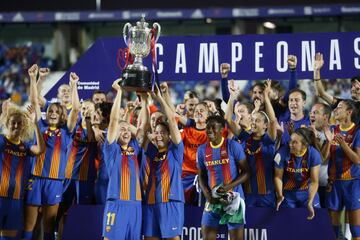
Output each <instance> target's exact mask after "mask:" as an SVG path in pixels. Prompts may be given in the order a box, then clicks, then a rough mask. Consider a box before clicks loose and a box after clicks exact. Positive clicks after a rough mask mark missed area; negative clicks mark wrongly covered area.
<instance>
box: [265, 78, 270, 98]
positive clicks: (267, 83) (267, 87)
mask: <svg viewBox="0 0 360 240" xmlns="http://www.w3.org/2000/svg"><path fill="white" fill-rule="evenodd" d="M264 85H265V88H264V96H269V94H270V92H271V80H270V79H268V80H266V82H265V84H264Z"/></svg>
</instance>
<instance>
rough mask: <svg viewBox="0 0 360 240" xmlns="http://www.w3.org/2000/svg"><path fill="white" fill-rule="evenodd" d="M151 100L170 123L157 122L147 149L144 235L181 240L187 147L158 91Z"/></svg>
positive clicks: (154, 238) (149, 238) (143, 182)
mask: <svg viewBox="0 0 360 240" xmlns="http://www.w3.org/2000/svg"><path fill="white" fill-rule="evenodd" d="M152 97H153V98H154V99H155V100H156V101H158V102H159V103H160V104H161V107H162V110H163V111H164V112H165V115H166V117H167V118H168V119H169V122H158V123H157V124H156V126H155V129H154V132H153V137H154V139H153V141H152V142H150V143H148V144H147V145H145V149H146V150H145V151H146V153H145V154H146V160H144V162H143V163H144V164H143V165H142V186H143V191H144V195H145V196H144V204H143V224H142V228H143V234H144V237H145V239H146V240H156V239H169V240H170V239H171V240H180V236H181V233H182V229H183V224H184V193H183V187H182V183H181V172H182V162H183V157H184V145H183V142H182V139H181V135H180V131H179V129H178V126H177V124H176V121H175V116H174V114H173V112H172V110H171V109H170V107H169V106H168V104H167V103H166V102H165V100H164V99H163V98H162V96H161V95H160V92H159V91H158V92H157V94H156V95H155V94H153V96H152Z"/></svg>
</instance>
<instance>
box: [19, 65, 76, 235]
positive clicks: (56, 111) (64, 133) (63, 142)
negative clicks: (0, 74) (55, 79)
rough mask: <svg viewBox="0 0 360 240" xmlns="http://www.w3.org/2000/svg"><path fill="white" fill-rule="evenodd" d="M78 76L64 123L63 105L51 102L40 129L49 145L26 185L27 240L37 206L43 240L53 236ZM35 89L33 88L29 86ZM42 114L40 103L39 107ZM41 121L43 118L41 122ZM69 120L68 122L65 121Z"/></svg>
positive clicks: (73, 121) (72, 81)
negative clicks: (41, 211) (68, 113)
mask: <svg viewBox="0 0 360 240" xmlns="http://www.w3.org/2000/svg"><path fill="white" fill-rule="evenodd" d="M36 72H37V70H36V68H33V67H31V68H30V69H29V75H30V79H31V80H30V83H31V84H32V85H33V84H35V83H36ZM78 80H79V77H78V76H77V75H76V74H75V73H71V74H70V84H71V85H73V88H72V90H73V92H72V100H73V104H72V105H73V106H72V110H71V112H70V115H69V117H68V119H67V122H65V119H63V116H64V114H63V111H64V110H63V108H62V107H61V105H60V104H59V103H52V104H50V106H49V107H48V109H47V112H46V120H47V125H44V126H41V127H40V130H41V133H42V135H43V138H44V140H45V144H46V150H45V152H44V153H43V154H41V155H40V156H38V157H36V159H34V161H33V163H32V170H31V174H32V176H31V178H30V180H29V184H28V187H27V196H26V207H25V227H24V239H31V238H32V231H33V229H34V226H35V223H36V219H37V215H38V209H39V207H40V206H41V207H42V210H43V220H44V221H43V222H44V240H48V239H49V240H52V239H54V237H55V236H54V228H55V220H56V215H57V211H58V207H59V202H60V201H61V196H62V192H63V185H62V180H63V179H64V177H65V166H66V162H67V159H66V152H67V147H68V145H69V144H70V142H71V135H72V132H73V130H74V128H75V125H76V121H77V117H78V113H79V110H80V104H79V103H77V102H76V100H75V99H78V97H77V96H76V95H77V86H76V84H77V82H78ZM33 88H36V86H35V87H31V88H30V89H33ZM36 108H37V112H38V114H39V112H40V109H39V106H36ZM39 122H40V123H41V121H39ZM64 123H67V124H64Z"/></svg>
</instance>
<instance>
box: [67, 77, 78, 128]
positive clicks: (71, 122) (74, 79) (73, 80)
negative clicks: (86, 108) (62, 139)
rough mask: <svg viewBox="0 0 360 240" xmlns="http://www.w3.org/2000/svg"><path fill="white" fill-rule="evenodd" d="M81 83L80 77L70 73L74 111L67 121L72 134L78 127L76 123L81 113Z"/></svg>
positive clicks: (72, 110)
mask: <svg viewBox="0 0 360 240" xmlns="http://www.w3.org/2000/svg"><path fill="white" fill-rule="evenodd" d="M78 81H79V77H78V76H77V75H76V73H73V72H72V73H70V87H71V104H72V109H71V111H70V114H69V116H68V119H67V128H68V130H69V131H70V132H72V131H73V130H74V128H75V126H76V121H77V119H78V116H79V112H80V101H79V94H78V90H77V82H78Z"/></svg>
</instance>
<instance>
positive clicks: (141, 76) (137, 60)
mask: <svg viewBox="0 0 360 240" xmlns="http://www.w3.org/2000/svg"><path fill="white" fill-rule="evenodd" d="M153 28H154V30H155V31H152V30H153V29H151V28H148V23H147V22H145V19H144V17H142V18H141V20H140V21H139V22H137V23H136V26H132V25H131V24H130V23H126V24H125V26H124V29H123V36H124V41H125V43H126V45H127V46H128V48H129V52H130V54H131V55H132V56H134V62H133V63H132V64H129V65H127V66H126V68H125V69H124V70H123V72H122V79H123V80H122V81H121V86H122V87H123V88H124V89H125V90H126V91H128V92H132V91H136V92H149V91H151V85H152V84H151V79H152V73H151V72H150V71H149V70H148V68H147V67H146V66H144V65H143V61H142V59H143V58H145V57H147V56H148V55H149V53H150V50H151V39H152V37H155V43H156V42H157V40H158V39H159V36H160V29H161V27H160V25H159V24H158V23H154V24H153ZM153 34H156V36H153Z"/></svg>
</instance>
